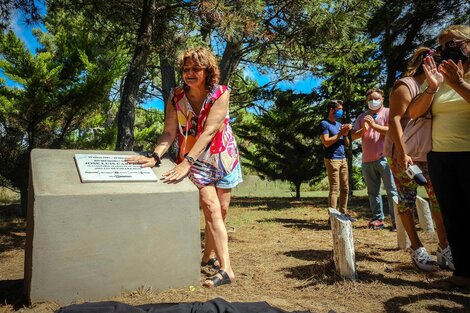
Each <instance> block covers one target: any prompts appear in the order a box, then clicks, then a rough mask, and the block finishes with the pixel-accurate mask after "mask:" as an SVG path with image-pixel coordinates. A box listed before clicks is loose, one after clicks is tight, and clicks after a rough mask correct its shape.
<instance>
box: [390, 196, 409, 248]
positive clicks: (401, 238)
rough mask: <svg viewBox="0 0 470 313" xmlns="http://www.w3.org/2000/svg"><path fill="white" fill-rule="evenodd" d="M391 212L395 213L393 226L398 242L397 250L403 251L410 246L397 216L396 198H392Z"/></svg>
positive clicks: (399, 217)
mask: <svg viewBox="0 0 470 313" xmlns="http://www.w3.org/2000/svg"><path fill="white" fill-rule="evenodd" d="M393 210H394V212H395V224H396V226H397V241H398V248H400V249H402V250H405V249H407V248H409V247H410V246H411V242H410V239H409V238H408V235H407V234H406V231H405V227H403V223H402V222H401V216H400V214H398V198H397V197H393Z"/></svg>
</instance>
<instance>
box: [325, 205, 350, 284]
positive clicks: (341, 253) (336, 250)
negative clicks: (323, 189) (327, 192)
mask: <svg viewBox="0 0 470 313" xmlns="http://www.w3.org/2000/svg"><path fill="white" fill-rule="evenodd" d="M329 213H330V221H331V231H332V233H333V259H334V262H335V268H336V271H338V272H339V274H340V275H341V276H342V277H343V278H347V279H353V280H354V279H356V259H355V258H356V257H355V252H354V240H353V233H352V225H351V221H350V220H349V219H348V217H347V216H346V215H344V214H341V213H340V212H339V211H338V210H336V209H333V208H330V209H329Z"/></svg>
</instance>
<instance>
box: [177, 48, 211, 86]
mask: <svg viewBox="0 0 470 313" xmlns="http://www.w3.org/2000/svg"><path fill="white" fill-rule="evenodd" d="M187 60H191V61H193V62H194V63H195V64H196V65H197V66H200V67H203V68H204V70H205V71H206V73H207V77H206V88H207V90H211V89H212V87H214V85H215V84H217V83H218V82H219V76H220V70H219V65H218V64H217V59H216V57H215V56H214V54H213V53H212V52H211V51H210V50H209V49H207V48H204V47H198V48H195V49H189V50H186V51H185V52H183V53H182V54H181V55H180V57H179V62H178V70H179V73H180V75H181V77H183V66H184V62H186V61H187Z"/></svg>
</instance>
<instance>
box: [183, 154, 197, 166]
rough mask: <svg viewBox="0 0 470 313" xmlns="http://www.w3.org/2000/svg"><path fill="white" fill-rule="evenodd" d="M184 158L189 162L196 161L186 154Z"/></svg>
mask: <svg viewBox="0 0 470 313" xmlns="http://www.w3.org/2000/svg"><path fill="white" fill-rule="evenodd" d="M184 158H185V159H186V160H188V162H189V164H191V165H193V164H194V162H196V161H195V160H194V159H193V158H192V157H190V156H188V155H187V154H186V155H185V156H184Z"/></svg>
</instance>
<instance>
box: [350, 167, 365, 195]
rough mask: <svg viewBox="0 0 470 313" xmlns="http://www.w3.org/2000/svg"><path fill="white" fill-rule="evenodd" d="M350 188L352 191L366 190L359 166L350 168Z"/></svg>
mask: <svg viewBox="0 0 470 313" xmlns="http://www.w3.org/2000/svg"><path fill="white" fill-rule="evenodd" d="M352 188H353V190H363V189H364V188H366V183H365V181H364V179H363V176H362V169H361V167H360V166H353V167H352Z"/></svg>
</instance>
